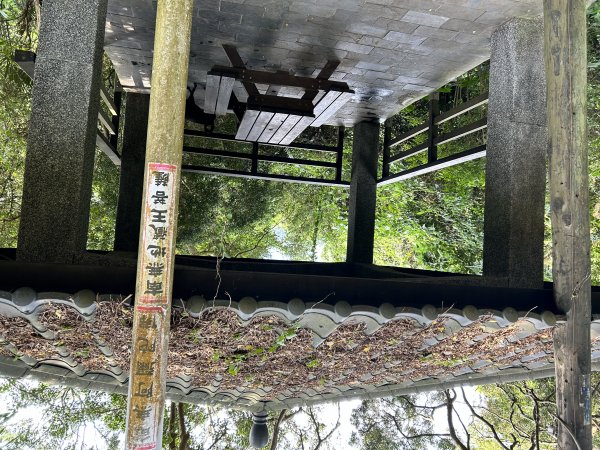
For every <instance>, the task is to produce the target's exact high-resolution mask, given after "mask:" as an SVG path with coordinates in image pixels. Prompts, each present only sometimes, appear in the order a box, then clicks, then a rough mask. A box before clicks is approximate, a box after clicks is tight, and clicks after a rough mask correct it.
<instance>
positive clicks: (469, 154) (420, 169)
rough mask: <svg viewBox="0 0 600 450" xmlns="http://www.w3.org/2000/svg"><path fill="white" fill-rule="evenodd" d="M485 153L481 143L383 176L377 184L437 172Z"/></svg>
mask: <svg viewBox="0 0 600 450" xmlns="http://www.w3.org/2000/svg"><path fill="white" fill-rule="evenodd" d="M485 155H486V146H485V145H480V146H479V147H475V148H472V149H470V150H465V151H464V152H460V153H456V154H455V155H451V156H447V157H446V158H442V159H438V160H437V161H434V162H431V163H427V164H423V165H421V166H417V167H413V168H412V169H408V170H404V171H402V172H399V173H396V174H393V175H389V176H387V177H385V178H381V179H380V180H379V181H378V182H377V186H385V185H386V184H392V183H397V182H398V181H403V180H408V179H409V178H414V177H416V176H419V175H424V174H426V173H430V172H435V171H437V170H441V169H445V168H446V167H451V166H455V165H458V164H462V163H464V162H467V161H471V160H474V159H478V158H483V157H484V156H485Z"/></svg>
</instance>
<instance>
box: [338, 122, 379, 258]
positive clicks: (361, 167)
mask: <svg viewBox="0 0 600 450" xmlns="http://www.w3.org/2000/svg"><path fill="white" fill-rule="evenodd" d="M378 147H379V124H378V123H375V122H361V123H358V124H356V125H355V126H354V141H353V143H352V179H351V181H350V208H349V211H348V248H347V252H346V261H347V262H355V263H364V264H372V263H373V243H374V238H375V205H376V202H377V150H378Z"/></svg>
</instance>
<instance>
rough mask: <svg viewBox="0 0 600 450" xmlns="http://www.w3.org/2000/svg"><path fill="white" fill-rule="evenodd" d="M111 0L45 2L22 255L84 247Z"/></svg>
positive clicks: (60, 253) (63, 259)
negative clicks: (106, 26) (104, 48)
mask: <svg viewBox="0 0 600 450" xmlns="http://www.w3.org/2000/svg"><path fill="white" fill-rule="evenodd" d="M106 4H107V0H86V1H81V2H74V1H72V0H52V1H46V2H43V5H42V14H41V25H40V36H39V45H38V53H37V58H36V62H35V75H34V79H33V91H32V108H31V118H30V121H29V135H28V137H27V156H26V159H25V175H24V185H23V201H22V206H21V222H20V225H19V241H18V244H17V259H18V260H20V261H24V262H52V263H54V262H55V263H72V262H73V261H74V257H75V256H76V255H77V254H78V253H81V252H83V251H85V248H86V243H87V232H88V223H89V212H90V199H91V193H92V174H93V170H94V151H95V149H96V129H97V122H98V108H99V105H100V84H101V78H100V75H101V71H102V47H103V45H104V26H105V22H106V7H107V6H106ZM74 24H76V26H74Z"/></svg>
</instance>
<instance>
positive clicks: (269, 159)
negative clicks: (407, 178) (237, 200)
mask: <svg viewBox="0 0 600 450" xmlns="http://www.w3.org/2000/svg"><path fill="white" fill-rule="evenodd" d="M185 136H186V137H202V138H208V139H216V140H220V141H223V142H238V143H243V144H245V145H252V151H251V152H250V153H242V152H235V151H229V150H219V149H211V148H206V147H193V146H187V145H186V146H184V147H183V152H184V154H185V153H189V154H196V155H205V156H214V157H217V158H219V159H236V160H245V161H250V167H249V170H245V171H244V170H234V169H224V168H220V167H210V166H204V165H202V166H198V165H184V166H183V167H182V170H183V171H184V172H195V173H203V174H209V175H228V176H233V177H244V178H258V179H262V180H277V181H290V182H294V183H305V184H318V185H327V186H339V187H348V186H349V185H350V183H348V182H346V181H342V161H343V151H344V148H343V146H344V127H339V128H338V139H337V145H335V146H327V145H318V144H291V145H283V144H268V143H265V144H263V143H260V142H247V141H244V140H240V139H236V137H235V136H234V135H229V134H223V133H208V132H205V131H197V130H185ZM264 146H267V147H283V148H288V149H299V150H312V151H319V152H326V153H334V154H335V161H331V162H330V161H319V160H314V159H304V158H292V157H287V156H270V155H266V154H263V153H261V148H262V147H264ZM261 162H265V163H280V164H291V165H296V166H310V167H324V168H329V169H334V174H333V177H331V178H321V177H313V176H306V177H302V176H292V175H283V174H275V173H269V171H268V170H261V167H259V164H260V163H261Z"/></svg>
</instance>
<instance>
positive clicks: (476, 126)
mask: <svg viewBox="0 0 600 450" xmlns="http://www.w3.org/2000/svg"><path fill="white" fill-rule="evenodd" d="M486 128H487V117H484V118H483V119H479V120H476V121H475V122H473V123H470V124H468V125H465V126H463V127H460V128H456V129H455V130H452V131H450V132H449V133H446V134H442V135H441V136H438V137H436V138H435V139H434V140H433V142H434V143H435V145H442V144H447V143H448V142H452V141H455V140H456V139H460V138H462V137H465V136H468V135H469V134H472V133H475V132H476V131H479V130H484V129H486Z"/></svg>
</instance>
